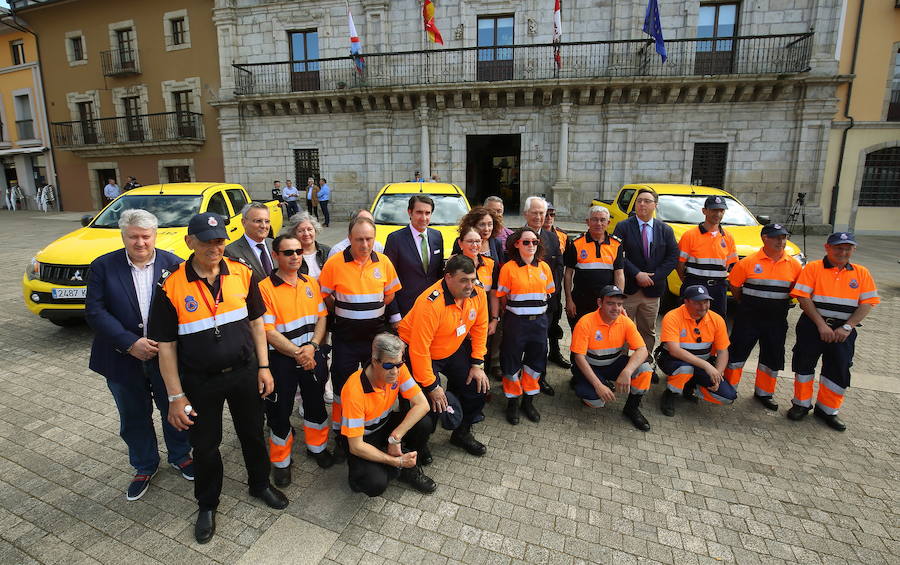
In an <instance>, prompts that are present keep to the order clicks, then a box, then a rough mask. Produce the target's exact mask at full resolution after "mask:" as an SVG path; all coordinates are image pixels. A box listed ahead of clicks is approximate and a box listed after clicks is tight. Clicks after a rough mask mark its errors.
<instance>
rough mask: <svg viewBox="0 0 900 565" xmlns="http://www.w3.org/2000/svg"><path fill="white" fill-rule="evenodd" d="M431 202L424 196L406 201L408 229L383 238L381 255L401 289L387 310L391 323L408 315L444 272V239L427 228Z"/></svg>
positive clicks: (432, 210)
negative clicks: (391, 265) (421, 296)
mask: <svg viewBox="0 0 900 565" xmlns="http://www.w3.org/2000/svg"><path fill="white" fill-rule="evenodd" d="M432 212H434V200H432V199H431V198H429V197H428V196H425V195H424V194H414V195H412V196H411V197H410V198H409V205H408V206H407V208H406V213H407V214H409V226H407V227H405V228H403V229H400V230H397V231H395V232H393V233H391V234H390V235H388V236H387V241H385V243H384V254H385V255H387V257H388V259H390V260H391V263H392V264H393V265H394V268H395V269H396V270H397V276H398V277H400V284H401V285H403V288H401V289H400V290H398V291H397V295H396V298H395V299H394V302H393V304H396V309H394V308H393V307H391V308H390V309H391V315H390V318H389V319H390V321H391V322H394V323H396V322H399V321H400V319H401V318H402V317H403V316H405V315H406V313H407V312H409V311H410V310H411V309H412V307H413V304H415V302H416V298H418V297H419V295H420V294H422V292H423V291H424V290H425V289H426V288H428V287H429V286H431V285H433V284H434V283H436V282H437V281H438V280H439V279H440V278H441V276H442V274H443V272H444V238H443V237H441V232H439V231H437V230H435V229H432V228H429V227H428V224H430V223H431V214H432Z"/></svg>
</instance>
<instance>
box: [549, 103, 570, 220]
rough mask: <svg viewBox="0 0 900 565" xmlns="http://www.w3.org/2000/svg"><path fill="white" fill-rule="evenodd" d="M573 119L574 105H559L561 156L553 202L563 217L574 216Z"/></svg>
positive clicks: (558, 157) (558, 158) (558, 159)
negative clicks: (571, 180) (570, 167)
mask: <svg viewBox="0 0 900 565" xmlns="http://www.w3.org/2000/svg"><path fill="white" fill-rule="evenodd" d="M571 119H572V103H571V102H561V103H560V105H559V155H558V156H557V172H556V182H555V183H553V188H552V191H551V192H552V197H551V198H552V200H553V205H554V206H555V207H556V213H557V214H558V215H560V216H563V217H570V216H571V215H572V184H571V183H570V182H569V121H570V120H571Z"/></svg>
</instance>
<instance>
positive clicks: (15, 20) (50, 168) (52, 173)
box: [3, 10, 63, 212]
mask: <svg viewBox="0 0 900 565" xmlns="http://www.w3.org/2000/svg"><path fill="white" fill-rule="evenodd" d="M19 21H20V20H19V17H18V16H16V14H15V12H13V11H12V10H10V18H7V19H5V20H4V22H3V23H5V24H6V25H8V26H10V27H12V28H15V29H17V30H19V31H23V32H25V33H30V34H31V35H33V36H34V46H35V49H37V57H38V60H37V62H38V65H37V67H38V80H39V81H40V83H41V84H40V87H41V98H43V102H44V104H43V106H44V115H43V116H41V117H42V118H43V120H42V121H43V123H44V124H43V125H44V127H43V130H44V134H45V135H46V137H45V139H46V141H47V148H48V149H49V151H48V155H49V160H48V163H47V182H48V183H50V184H52V185H53V186H55V187H56V211H57V212H61V211H62V209H63V205H62V190H61V189H60V186H59V178H57V176H56V154H55V153H54V151H53V140H52V139H51V138H50V121H49V118H50V112H49V111H48V109H47V87H46V86H45V85H46V81H44V66H43V65H42V64H41V39H40V37H38V34H37V33H35V32H34V31H32V30H31V29H30V28H28V25H27V23H25V21H24V20H21V21H22V23H21V24H20V23H19ZM51 180H52V181H53V182H51Z"/></svg>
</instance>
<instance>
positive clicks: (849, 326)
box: [841, 324, 853, 332]
mask: <svg viewBox="0 0 900 565" xmlns="http://www.w3.org/2000/svg"><path fill="white" fill-rule="evenodd" d="M841 329H842V330H844V331H845V332H852V331H853V326H851V325H850V324H844V325H843V326H841Z"/></svg>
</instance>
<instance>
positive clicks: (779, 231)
mask: <svg viewBox="0 0 900 565" xmlns="http://www.w3.org/2000/svg"><path fill="white" fill-rule="evenodd" d="M762 234H763V235H766V236H770V237H774V236H776V235H791V232H789V231H787V228H786V227H784V225H783V224H766V225H765V226H763V229H762Z"/></svg>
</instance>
